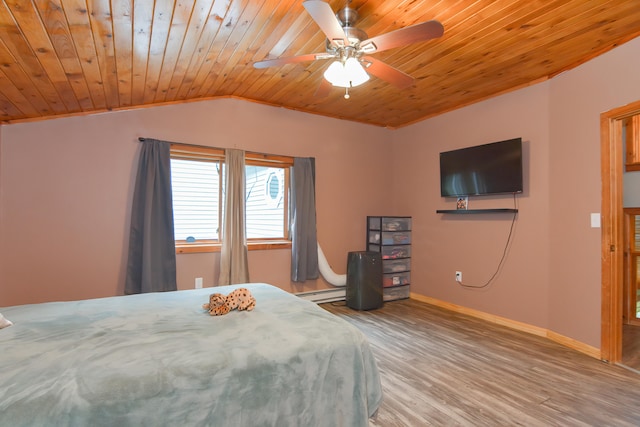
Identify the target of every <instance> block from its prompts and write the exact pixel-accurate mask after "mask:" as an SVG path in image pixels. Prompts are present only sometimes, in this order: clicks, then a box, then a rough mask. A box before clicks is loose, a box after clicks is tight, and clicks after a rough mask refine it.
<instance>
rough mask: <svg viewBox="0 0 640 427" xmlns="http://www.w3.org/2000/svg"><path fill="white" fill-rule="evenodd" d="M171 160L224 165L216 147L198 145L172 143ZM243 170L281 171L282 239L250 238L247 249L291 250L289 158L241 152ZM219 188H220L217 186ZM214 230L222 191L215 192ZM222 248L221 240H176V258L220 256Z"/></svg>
mask: <svg viewBox="0 0 640 427" xmlns="http://www.w3.org/2000/svg"><path fill="white" fill-rule="evenodd" d="M170 157H171V159H182V160H204V161H212V162H220V164H221V165H222V164H224V161H225V152H224V149H223V148H216V147H204V146H198V145H188V144H178V143H172V144H171V149H170ZM244 164H245V166H266V167H281V168H282V169H283V170H284V177H285V178H284V182H283V185H284V189H283V191H284V194H285V197H284V213H283V215H284V218H283V231H284V237H283V238H271V239H264V238H251V239H249V238H248V239H247V247H248V249H249V250H250V251H251V250H271V249H285V248H291V238H290V223H289V222H290V213H289V209H290V204H289V195H290V194H289V192H290V168H291V167H292V166H293V157H291V156H282V155H273V154H265V153H255V152H249V151H246V152H245V158H244ZM219 170H220V177H219V179H220V182H222V180H223V179H224V175H223V173H222V167H221V168H220V169H219ZM220 188H222V185H221V186H220ZM218 197H219V200H218V202H219V203H218V210H219V211H218V226H219V227H220V228H219V229H222V228H221V227H222V217H223V212H222V206H223V203H222V200H223V197H224V194H223V192H222V191H219V192H218ZM221 246H222V240H202V241H199V242H195V243H189V242H187V241H186V240H176V241H175V247H176V253H177V254H187V253H204V252H220V248H221Z"/></svg>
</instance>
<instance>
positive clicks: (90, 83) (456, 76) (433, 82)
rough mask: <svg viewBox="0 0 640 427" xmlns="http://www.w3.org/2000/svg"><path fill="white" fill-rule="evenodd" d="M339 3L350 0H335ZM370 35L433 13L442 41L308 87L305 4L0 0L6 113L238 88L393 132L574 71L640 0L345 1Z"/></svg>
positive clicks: (628, 29)
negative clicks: (350, 80) (293, 59)
mask: <svg viewBox="0 0 640 427" xmlns="http://www.w3.org/2000/svg"><path fill="white" fill-rule="evenodd" d="M329 3H330V5H331V7H332V8H333V10H334V11H338V10H339V9H341V8H343V7H344V6H345V5H346V0H335V1H334V0H331V1H330V2H329ZM350 6H351V7H353V8H355V9H356V10H357V11H358V12H359V14H360V20H359V21H358V22H357V27H358V28H360V29H362V30H364V31H365V32H366V33H367V34H368V35H369V37H372V36H376V35H380V34H383V33H387V32H389V31H393V30H396V29H399V28H402V27H406V26H409V25H412V24H416V23H420V22H423V21H427V20H431V19H436V20H438V21H440V22H441V23H442V24H443V26H444V35H443V36H442V37H441V38H438V39H434V40H429V41H426V42H420V43H415V44H412V45H410V46H407V47H402V48H395V49H391V50H387V51H384V52H379V53H376V54H373V55H372V56H374V57H375V58H376V59H379V60H382V61H385V62H386V63H387V64H389V65H392V66H393V67H395V68H397V69H399V70H401V71H403V72H405V73H407V74H410V75H411V76H413V77H414V78H415V83H414V84H413V85H412V86H411V87H409V88H407V89H403V90H399V89H397V88H395V87H394V86H392V85H390V84H388V83H386V82H384V81H382V80H380V79H378V78H376V77H372V78H371V80H369V81H368V82H366V83H365V84H363V85H362V86H358V87H356V88H353V89H352V90H351V98H350V99H348V100H347V99H344V97H343V95H344V90H343V89H340V88H333V89H332V90H331V92H330V94H329V95H328V96H327V97H317V96H315V92H316V89H317V88H318V86H319V84H320V82H321V80H322V78H323V77H322V73H323V72H324V70H325V68H326V67H327V66H328V65H329V62H328V61H322V60H319V61H315V62H305V63H298V64H289V65H285V66H281V67H271V68H266V69H255V68H254V67H253V66H252V64H253V63H254V62H255V61H260V60H264V59H273V58H278V57H283V56H293V55H300V54H308V53H317V52H323V51H325V36H324V34H323V33H322V32H321V31H320V29H319V28H318V26H317V24H316V23H315V22H314V21H313V20H312V19H311V17H310V16H309V14H308V13H307V11H306V10H305V9H304V7H303V6H302V1H301V0H253V1H247V0H192V1H189V0H179V1H176V0H156V1H153V0H19V1H18V0H13V1H11V0H5V1H3V2H2V4H0V64H1V67H0V114H1V117H0V120H1V121H2V122H4V123H12V122H17V121H24V120H37V119H42V118H49V117H53V116H59V115H69V114H86V113H91V112H101V111H107V110H116V109H126V108H134V107H139V106H149V105H153V104H163V103H175V102H186V101H189V100H194V99H210V98H215V97H236V98H242V99H248V100H253V101H257V102H261V103H266V104H271V105H277V106H283V107H286V108H291V109H295V110H300V111H305V112H309V113H314V114H320V115H325V116H329V117H335V118H340V119H346V120H352V121H356V122H362V123H368V124H372V125H377V126H386V127H391V128H396V127H401V126H404V125H407V124H410V123H414V122H416V121H419V120H422V119H425V118H428V117H432V116H435V115H438V114H441V113H443V112H446V111H450V110H453V109H456V108H459V107H461V106H464V105H469V104H471V103H474V102H477V101H480V100H483V99H487V98H489V97H491V96H495V95H496V94H500V93H504V92H507V91H510V90H514V89H516V88H520V87H523V86H526V85H529V84H531V83H533V82H538V81H541V80H543V79H547V78H549V77H551V76H554V75H556V74H558V73H561V72H563V71H565V70H568V69H571V68H573V67H575V66H577V65H579V64H581V63H583V62H585V61H587V60H589V59H591V58H593V57H595V56H597V55H600V54H602V53H604V52H606V51H608V50H610V49H612V48H614V47H615V46H617V45H620V44H622V43H624V42H626V41H628V40H631V39H633V38H635V37H637V36H639V35H640V2H638V0H611V1H606V0H551V1H542V0H528V1H522V0H429V1H426V0H393V1H392V0H353V1H352V2H351V4H350Z"/></svg>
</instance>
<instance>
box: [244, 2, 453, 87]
mask: <svg viewBox="0 0 640 427" xmlns="http://www.w3.org/2000/svg"><path fill="white" fill-rule="evenodd" d="M349 2H350V0H349V1H348V3H349ZM348 3H347V6H346V7H345V8H344V9H342V10H340V11H338V13H336V14H334V12H333V10H332V9H331V6H330V5H329V4H328V3H326V2H325V1H322V0H306V1H304V2H302V5H303V6H304V8H305V9H306V10H307V12H308V13H309V15H311V18H313V20H314V21H315V22H316V24H318V26H319V27H320V29H321V30H322V32H323V33H324V34H325V35H326V36H327V43H326V52H320V53H310V54H307V55H299V56H290V57H285V58H277V59H267V60H264V61H258V62H255V63H254V64H253V66H254V67H255V68H267V67H273V66H281V65H285V64H293V63H297V62H307V61H315V60H326V59H333V60H334V61H333V62H332V63H331V65H329V67H328V68H327V70H326V71H325V72H324V77H325V79H323V80H322V83H321V84H320V87H319V88H318V90H317V91H316V96H326V95H328V93H329V91H330V90H331V87H332V86H338V87H343V88H345V98H349V88H352V87H355V86H358V85H360V84H362V83H364V82H366V81H367V80H369V73H370V74H372V75H374V76H376V77H378V78H379V79H382V80H384V81H386V82H388V83H390V84H392V85H394V86H396V87H397V88H399V89H404V88H406V87H409V86H411V85H412V84H413V81H414V79H413V77H411V76H410V75H408V74H405V73H403V72H402V71H400V70H398V69H396V68H394V67H392V66H390V65H388V64H386V63H384V62H382V61H379V60H377V59H375V58H373V57H371V56H369V55H370V54H373V53H376V52H382V51H385V50H388V49H393V48H395V47H402V46H406V45H409V44H412V43H417V42H421V41H426V40H430V39H434V38H438V37H441V36H442V34H443V33H444V28H443V26H442V24H441V23H440V22H438V21H426V22H422V23H420V24H415V25H411V26H409V27H405V28H400V29H398V30H395V31H391V32H388V33H385V34H381V35H379V36H375V37H371V38H369V37H368V36H367V33H365V32H364V31H363V30H361V29H359V28H357V27H355V23H356V21H357V20H358V18H359V15H358V12H357V11H356V10H355V9H352V8H350V7H349V6H348Z"/></svg>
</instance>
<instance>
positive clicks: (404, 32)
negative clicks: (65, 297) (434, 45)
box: [360, 21, 444, 54]
mask: <svg viewBox="0 0 640 427" xmlns="http://www.w3.org/2000/svg"><path fill="white" fill-rule="evenodd" d="M442 34H444V27H443V26H442V24H441V23H440V22H438V21H426V22H423V23H421V24H416V25H411V26H409V27H404V28H400V29H399V30H395V31H391V32H388V33H385V34H381V35H379V36H375V37H371V38H370V39H367V40H364V41H362V42H361V43H360V50H361V51H363V52H364V53H367V54H369V53H373V52H382V51H383V50H387V49H393V48H394V47H401V46H406V45H409V44H412V43H417V42H421V41H425V40H431V39H435V38H438V37H441V36H442Z"/></svg>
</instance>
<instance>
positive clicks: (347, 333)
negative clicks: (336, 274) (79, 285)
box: [0, 284, 382, 427]
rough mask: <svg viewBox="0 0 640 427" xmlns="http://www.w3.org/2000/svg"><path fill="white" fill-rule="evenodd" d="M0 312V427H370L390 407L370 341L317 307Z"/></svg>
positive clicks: (177, 305)
mask: <svg viewBox="0 0 640 427" xmlns="http://www.w3.org/2000/svg"><path fill="white" fill-rule="evenodd" d="M241 286H243V287H247V288H248V289H249V290H250V291H251V292H252V293H253V295H254V297H255V298H256V307H255V309H254V310H253V311H232V312H230V313H228V314H226V315H224V316H209V314H208V313H207V312H206V311H204V310H203V309H202V304H204V303H206V302H208V296H209V294H210V293H212V292H220V293H224V294H227V293H229V292H231V291H232V290H233V289H235V288H237V287H240V285H237V286H226V287H218V288H204V289H195V290H186V291H176V292H162V293H149V294H141V295H129V296H119V297H111V298H100V299H92V300H84V301H72V302H52V303H43V304H33V305H23V306H14V307H4V308H0V312H1V313H2V314H3V315H4V316H5V317H6V318H7V319H9V320H11V321H13V323H14V325H13V326H10V327H7V328H4V329H0V414H1V415H0V425H2V426H12V427H17V426H115V425H119V426H327V427H329V426H330V427H337V426H345V427H355V426H367V425H368V418H369V417H370V416H372V415H373V414H374V413H375V411H376V410H377V408H378V406H379V404H380V401H381V399H382V391H381V387H380V377H379V373H378V369H377V366H376V362H375V359H374V356H373V354H372V352H371V350H370V347H369V343H368V341H367V339H366V338H365V336H364V335H363V334H362V333H361V332H360V331H359V330H358V329H356V328H355V327H354V326H352V325H350V324H349V323H347V322H346V321H344V320H342V319H340V318H338V317H337V316H335V315H333V314H331V313H328V312H327V311H325V310H323V309H322V308H320V307H318V306H317V305H316V304H314V303H312V302H309V301H305V300H302V299H300V298H298V297H296V296H294V295H292V294H289V293H287V292H285V291H283V290H281V289H279V288H276V287H274V286H271V285H268V284H246V285H241Z"/></svg>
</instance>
